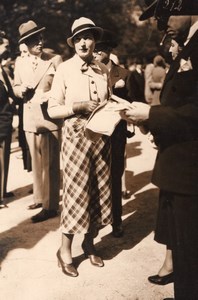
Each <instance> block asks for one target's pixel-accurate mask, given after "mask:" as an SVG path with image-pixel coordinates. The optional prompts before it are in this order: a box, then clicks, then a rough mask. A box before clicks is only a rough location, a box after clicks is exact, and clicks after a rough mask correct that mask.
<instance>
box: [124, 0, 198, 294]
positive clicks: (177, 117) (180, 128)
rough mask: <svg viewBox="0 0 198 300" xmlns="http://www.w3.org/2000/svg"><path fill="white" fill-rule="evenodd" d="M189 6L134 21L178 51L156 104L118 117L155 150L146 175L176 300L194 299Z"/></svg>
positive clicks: (194, 24)
mask: <svg viewBox="0 0 198 300" xmlns="http://www.w3.org/2000/svg"><path fill="white" fill-rule="evenodd" d="M191 4H192V5H190V4H189V2H188V3H187V4H186V3H185V2H183V1H180V3H178V2H175V3H174V4H172V6H169V3H168V2H164V0H162V1H160V0H157V1H154V2H153V3H151V5H150V6H149V7H148V9H147V10H146V11H145V13H144V14H143V15H142V16H141V17H140V18H141V19H142V20H145V19H147V18H148V17H151V16H153V15H155V17H156V19H157V20H158V28H160V29H161V30H162V29H163V30H165V32H166V34H168V35H170V36H172V38H174V39H175V40H176V41H177V42H178V43H179V44H180V46H183V49H182V50H181V52H180V53H179V54H178V56H177V57H176V59H175V60H174V62H173V63H172V65H171V66H170V69H169V72H168V73H167V75H166V78H165V81H164V86H163V88H162V91H161V96H160V101H161V105H159V106H152V107H149V105H147V104H144V103H137V102H135V103H133V104H132V107H131V109H130V110H128V111H126V112H124V113H122V116H123V118H124V119H126V120H128V121H129V122H133V123H134V124H137V125H144V124H146V125H147V126H148V128H149V129H150V131H151V133H152V134H153V136H154V139H155V142H156V144H157V145H158V147H159V151H158V155H157V158H156V163H155V166H154V170H153V176H152V182H153V183H154V184H155V185H156V186H158V187H159V188H160V196H159V210H158V217H157V227H156V232H155V240H156V241H158V242H160V243H164V244H166V245H170V247H171V249H172V254H173V270H174V292H175V299H177V300H195V299H197V295H198V272H197V270H198V234H197V228H198V217H197V216H198V184H197V178H198V134H197V128H198V9H196V10H193V11H191V14H192V15H190V8H191V7H192V6H193V4H195V6H196V3H195V2H193V1H192V3H191ZM178 5H179V7H180V9H179V10H178V9H177V8H178ZM162 8H163V9H162ZM187 12H188V15H186V13H187ZM178 13H179V14H180V15H177V16H176V15H175V14H178ZM193 14H197V15H193Z"/></svg>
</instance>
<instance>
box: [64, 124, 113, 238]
mask: <svg viewBox="0 0 198 300" xmlns="http://www.w3.org/2000/svg"><path fill="white" fill-rule="evenodd" d="M65 123H67V125H65V126H64V127H63V142H62V166H63V176H64V180H63V182H64V186H63V201H62V203H63V204H62V205H63V210H62V214H61V230H62V232H63V233H68V234H75V233H86V232H87V231H88V230H89V226H90V224H95V225H96V226H97V228H100V227H102V226H104V225H108V224H109V223H111V221H112V219H111V180H110V161H111V157H110V140H109V138H108V137H105V136H103V137H102V138H100V139H99V140H98V141H97V142H96V143H95V144H93V143H92V142H91V141H89V140H88V139H87V138H86V137H85V136H84V130H83V129H80V131H79V132H78V133H77V134H76V132H75V131H74V132H72V126H71V124H70V125H69V124H68V123H69V121H65ZM68 127H70V131H71V132H70V133H69V135H70V137H68V136H67V137H66V135H68Z"/></svg>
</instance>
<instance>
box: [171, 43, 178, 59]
mask: <svg viewBox="0 0 198 300" xmlns="http://www.w3.org/2000/svg"><path fill="white" fill-rule="evenodd" d="M169 52H170V53H171V55H172V58H173V59H175V58H176V57H177V55H178V53H179V45H178V43H177V42H176V41H175V40H172V41H171V46H170V49H169Z"/></svg>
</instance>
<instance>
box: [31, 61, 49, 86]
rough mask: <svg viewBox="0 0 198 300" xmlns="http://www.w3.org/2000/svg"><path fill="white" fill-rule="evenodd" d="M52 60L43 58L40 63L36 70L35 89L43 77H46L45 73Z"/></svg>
mask: <svg viewBox="0 0 198 300" xmlns="http://www.w3.org/2000/svg"><path fill="white" fill-rule="evenodd" d="M51 64H52V61H51V60H41V61H40V62H39V64H38V67H37V69H36V71H35V72H34V80H33V88H34V89H35V88H36V87H37V85H38V84H39V82H40V81H41V79H42V78H43V77H44V75H45V73H46V72H47V70H48V69H49V67H50V66H51Z"/></svg>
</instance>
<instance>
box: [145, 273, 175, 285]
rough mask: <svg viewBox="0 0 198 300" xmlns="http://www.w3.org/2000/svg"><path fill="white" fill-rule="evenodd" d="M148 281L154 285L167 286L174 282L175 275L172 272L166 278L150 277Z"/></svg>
mask: <svg viewBox="0 0 198 300" xmlns="http://www.w3.org/2000/svg"><path fill="white" fill-rule="evenodd" d="M148 281H150V282H151V283H153V284H158V285H166V284H169V283H172V282H174V274H173V272H172V273H170V274H167V275H164V276H159V275H153V276H149V277H148Z"/></svg>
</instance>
